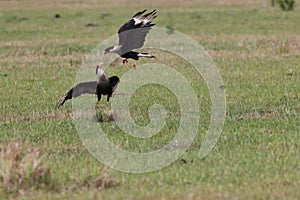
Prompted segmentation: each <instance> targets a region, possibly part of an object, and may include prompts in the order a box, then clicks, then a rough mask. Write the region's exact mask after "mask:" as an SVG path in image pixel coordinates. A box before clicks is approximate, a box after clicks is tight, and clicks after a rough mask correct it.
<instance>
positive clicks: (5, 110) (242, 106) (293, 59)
mask: <svg viewBox="0 0 300 200" xmlns="http://www.w3.org/2000/svg"><path fill="white" fill-rule="evenodd" d="M143 8H148V9H153V8H156V9H157V10H158V17H157V18H156V19H155V23H156V24H157V26H158V27H163V28H165V27H167V28H172V29H174V30H177V31H180V32H182V33H184V34H186V35H189V36H190V37H191V38H193V39H194V40H196V41H197V42H198V43H199V44H200V45H202V46H203V47H204V48H205V49H206V51H207V52H208V54H209V55H210V56H211V58H212V59H213V60H214V62H215V63H216V66H217V67H218V69H219V71H220V73H221V75H222V77H223V81H224V84H225V87H226V98H227V117H226V121H225V125H224V129H223V132H222V135H221V137H220V139H219V141H218V143H217V145H216V146H215V148H214V149H213V151H212V152H211V153H210V154H209V155H208V156H207V157H206V158H205V159H199V157H198V153H199V148H200V146H201V144H202V140H203V136H204V134H205V132H206V131H207V129H208V126H209V119H210V100H209V99H210V97H209V93H208V91H207V88H206V86H205V82H204V81H203V79H202V78H201V77H199V76H197V75H196V73H194V71H193V70H192V69H191V68H189V67H185V68H181V67H182V66H184V63H183V62H182V61H181V60H180V59H179V58H173V57H172V56H170V55H169V54H167V53H165V52H159V51H158V52H157V51H155V52H153V53H156V56H157V59H156V62H159V63H163V64H166V65H168V66H170V65H172V66H173V67H174V69H176V70H178V71H180V73H182V74H183V75H184V76H185V77H186V78H188V79H190V80H191V85H192V86H193V88H194V90H195V91H196V95H197V97H198V100H199V106H200V111H201V113H202V116H201V119H200V121H199V123H200V124H201V126H200V127H199V130H198V133H197V136H196V138H195V140H194V142H193V144H192V145H191V147H190V148H188V150H187V151H186V152H185V153H184V154H183V156H182V157H180V158H179V159H178V160H177V161H176V162H174V163H172V164H171V165H169V166H167V167H165V168H163V169H162V170H159V171H155V172H151V173H143V174H131V173H123V172H119V171H115V170H113V169H110V168H107V167H105V166H104V165H103V164H101V163H100V162H98V161H97V160H96V159H95V158H93V157H92V156H91V155H90V154H89V152H88V151H87V150H86V149H85V147H84V146H83V144H82V142H81V140H80V137H79V136H78V134H77V132H76V129H75V126H74V124H73V120H72V117H71V113H72V103H71V102H67V103H66V104H65V105H64V106H63V107H61V109H59V110H56V109H54V106H55V104H56V103H57V102H58V100H59V98H60V97H61V95H62V94H64V92H66V91H67V90H68V89H70V88H71V87H72V86H73V84H74V81H75V80H76V75H77V72H78V69H79V67H80V64H81V63H82V60H83V58H84V57H85V56H86V55H88V54H89V53H90V52H91V50H92V49H93V48H94V47H96V45H97V44H99V43H100V42H102V41H103V40H104V39H106V38H108V37H110V36H111V35H113V34H115V33H116V31H117V29H118V28H119V27H120V25H121V24H122V23H123V22H125V21H126V20H127V19H129V17H131V16H132V15H133V13H135V12H136V11H138V10H141V9H143ZM58 15H59V16H58ZM299 17H300V12H299V8H298V5H297V4H296V7H295V11H292V12H283V11H281V10H280V9H279V8H278V7H277V6H276V7H271V4H270V2H269V1H252V2H248V1H234V0H230V1H222V0H218V1H214V2H209V1H202V2H196V1H179V0H178V1H156V0H154V1H151V2H142V1H140V2H139V4H136V3H135V2H134V1H125V0H122V1H119V2H118V3H116V2H113V3H112V2H111V1H103V2H102V3H99V2H98V3H97V2H96V1H92V0H91V1H84V2H83V1H67V0H64V1H51V2H49V1H39V2H35V1H1V2H0V66H1V71H0V83H1V96H0V99H1V101H0V105H1V110H0V145H1V146H0V153H1V156H0V159H1V164H0V166H1V168H0V170H1V171H0V172H1V173H0V188H1V189H0V199H1V198H3V199H8V198H11V199H15V198H21V199H24V198H25V199H66V198H70V199H71V198H72V199H74V198H75V199H82V198H84V199H95V198H101V199H124V198H125V199H158V198H160V199H200V198H201V199H216V198H217V199H227V198H239V199H244V198H255V199H257V198H258V199H268V198H278V199H283V198H285V199H297V198H300V193H299V188H300V167H299V166H300V165H299V164H300V150H299V145H300V135H299V134H300V132H299V130H300V89H299V86H300V66H299V63H300V36H299V34H300V29H299V27H300V21H299V20H297V19H299ZM87 24H94V26H87ZM151 62H153V61H149V60H146V61H145V60H143V61H140V62H138V65H139V64H143V63H151ZM128 70H130V66H122V65H121V60H117V61H116V62H114V63H113V65H112V66H111V67H110V68H109V69H108V70H107V74H116V75H119V76H121V75H122V74H123V73H125V72H126V71H128ZM162 94H164V95H165V96H167V97H168V98H163V95H162ZM95 101H96V99H95ZM131 102H132V103H131V108H130V110H131V115H132V117H133V119H134V120H135V122H136V123H137V124H139V125H147V123H149V116H148V108H149V106H151V105H153V104H154V103H159V104H161V105H163V106H165V108H166V110H167V111H168V119H167V123H166V126H165V127H164V129H163V130H162V132H161V133H160V134H159V135H158V136H156V137H155V138H154V139H153V140H145V141H144V140H142V139H136V138H132V137H129V136H128V135H126V134H124V133H123V132H122V131H121V130H119V129H117V128H116V123H115V122H113V121H112V122H99V123H102V125H101V126H103V128H104V130H106V131H107V132H106V134H107V136H108V137H109V138H110V140H111V141H113V142H114V143H115V144H117V145H119V146H121V147H122V148H125V149H130V150H132V151H137V152H139V151H146V152H147V151H151V150H152V149H156V148H159V147H161V146H162V145H164V144H165V143H167V142H168V141H170V140H171V139H172V137H173V136H174V134H175V133H176V128H177V124H178V120H179V119H180V118H179V116H178V106H177V105H178V102H177V101H176V98H175V97H174V96H173V95H172V93H171V92H170V91H168V90H166V89H165V88H162V87H157V86H154V85H152V86H151V85H150V86H145V87H142V88H140V89H139V90H137V92H136V93H135V95H134V96H133V97H132V100H131ZM97 106H98V107H99V110H101V108H103V107H105V106H108V107H109V106H110V104H108V103H106V102H105V100H104V99H103V100H102V101H101V102H100V103H98V104H97ZM98 114H99V115H102V114H101V113H98ZM100 121H101V120H100ZM9 150H10V151H9ZM34 152H38V153H34ZM16 155H18V156H16ZM24 155H28V156H27V157H24ZM22 156H23V157H22ZM22 159H23V161H24V162H25V161H27V162H29V163H30V162H34V161H40V163H39V164H38V165H37V168H38V169H40V171H39V170H34V169H32V167H30V166H29V167H28V168H26V167H24V165H22V162H21V161H20V160H22ZM14 167H17V168H18V169H20V170H21V171H20V170H18V169H14ZM22 167H23V168H22ZM8 169H10V170H8ZM22 169H24V171H22ZM43 170H44V171H43ZM47 170H49V173H48V171H47ZM16 174H17V176H15V175H16ZM38 175H40V176H43V177H44V178H39V176H38ZM47 176H49V177H47Z"/></svg>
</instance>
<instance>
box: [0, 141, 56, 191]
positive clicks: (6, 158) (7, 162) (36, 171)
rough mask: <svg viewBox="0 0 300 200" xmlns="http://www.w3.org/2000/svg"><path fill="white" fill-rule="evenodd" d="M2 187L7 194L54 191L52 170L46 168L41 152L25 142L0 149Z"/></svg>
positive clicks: (0, 183)
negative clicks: (38, 190) (28, 190)
mask: <svg viewBox="0 0 300 200" xmlns="http://www.w3.org/2000/svg"><path fill="white" fill-rule="evenodd" d="M0 186H1V188H2V190H4V191H6V192H9V193H11V192H19V193H22V192H23V190H27V189H31V188H33V189H41V188H48V189H53V188H54V184H53V181H52V177H51V171H50V168H49V167H47V166H45V164H44V162H43V155H41V150H40V149H39V148H36V147H31V146H29V145H28V144H26V143H23V142H18V141H17V142H11V143H9V144H8V145H7V146H3V144H2V145H1V147H0Z"/></svg>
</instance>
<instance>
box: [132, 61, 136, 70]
mask: <svg viewBox="0 0 300 200" xmlns="http://www.w3.org/2000/svg"><path fill="white" fill-rule="evenodd" d="M132 67H133V68H134V69H135V68H136V62H135V61H134V62H133V63H132Z"/></svg>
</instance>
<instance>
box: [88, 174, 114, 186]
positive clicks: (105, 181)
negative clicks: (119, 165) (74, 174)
mask: <svg viewBox="0 0 300 200" xmlns="http://www.w3.org/2000/svg"><path fill="white" fill-rule="evenodd" d="M118 185H119V183H118V182H117V181H116V180H114V179H113V178H112V177H111V175H109V174H106V173H104V174H102V175H101V176H99V177H98V178H96V179H95V180H94V181H91V182H90V183H89V184H88V186H89V187H91V188H98V189H105V188H112V187H116V186H118Z"/></svg>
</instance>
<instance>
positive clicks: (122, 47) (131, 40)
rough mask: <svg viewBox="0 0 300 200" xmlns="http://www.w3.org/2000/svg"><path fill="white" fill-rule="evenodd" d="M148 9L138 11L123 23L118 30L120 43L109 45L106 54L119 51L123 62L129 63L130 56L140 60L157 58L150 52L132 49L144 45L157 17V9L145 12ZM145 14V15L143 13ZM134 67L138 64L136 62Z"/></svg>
mask: <svg viewBox="0 0 300 200" xmlns="http://www.w3.org/2000/svg"><path fill="white" fill-rule="evenodd" d="M145 12H146V10H143V11H140V12H138V13H136V14H135V15H134V16H133V17H132V18H131V19H130V20H129V21H128V22H126V23H125V24H123V26H121V28H120V29H119V30H118V36H119V45H116V46H111V47H108V48H106V49H105V50H104V55H105V54H107V53H117V54H119V55H120V56H121V57H122V58H124V59H123V64H124V63H128V60H127V59H128V58H131V59H134V60H138V59H139V58H140V57H145V58H155V56H152V55H150V54H148V53H139V52H135V51H132V50H134V49H139V48H141V47H143V45H144V43H145V38H146V35H147V33H148V32H149V31H150V29H151V27H152V26H154V25H155V24H152V22H151V20H152V19H154V18H155V17H156V10H153V11H151V12H149V13H147V14H144V13H145ZM143 14H144V15H143ZM132 66H133V67H135V66H136V63H135V62H134V63H133V64H132Z"/></svg>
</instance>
